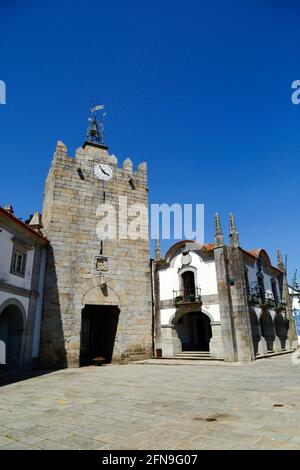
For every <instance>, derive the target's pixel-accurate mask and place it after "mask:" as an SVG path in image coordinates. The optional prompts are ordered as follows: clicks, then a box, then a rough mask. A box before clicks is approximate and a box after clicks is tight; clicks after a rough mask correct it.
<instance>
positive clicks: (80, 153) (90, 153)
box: [53, 140, 147, 178]
mask: <svg viewBox="0 0 300 470" xmlns="http://www.w3.org/2000/svg"><path fill="white" fill-rule="evenodd" d="M59 161H60V162H64V163H72V162H73V163H77V164H80V165H83V166H85V165H86V163H87V162H91V161H93V162H98V161H99V162H103V163H107V164H109V165H112V166H113V167H114V168H115V170H116V169H118V170H119V171H118V173H120V172H124V174H126V175H132V176H141V177H143V178H145V176H147V163H146V162H142V163H139V165H138V168H137V170H136V171H134V167H133V162H132V160H131V159H130V158H128V157H127V158H125V160H124V161H123V164H122V166H118V158H117V157H116V156H115V155H114V154H110V153H109V152H108V149H107V148H106V147H105V146H95V145H90V144H89V143H87V144H86V145H85V146H84V147H79V148H77V149H76V153H75V157H71V156H69V155H68V149H67V146H66V145H65V144H64V143H63V142H62V141H60V140H58V141H57V145H56V150H55V152H54V156H53V163H54V164H55V163H56V162H59Z"/></svg>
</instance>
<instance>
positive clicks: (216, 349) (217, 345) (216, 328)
mask: <svg viewBox="0 0 300 470" xmlns="http://www.w3.org/2000/svg"><path fill="white" fill-rule="evenodd" d="M210 326H211V331H212V337H211V340H210V342H209V353H210V358H211V359H224V348H223V341H222V332H221V322H211V323H210Z"/></svg>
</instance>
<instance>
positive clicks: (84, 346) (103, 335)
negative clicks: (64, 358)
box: [80, 305, 120, 366]
mask: <svg viewBox="0 0 300 470" xmlns="http://www.w3.org/2000/svg"><path fill="white" fill-rule="evenodd" d="M119 314H120V310H119V308H118V307H117V306H111V305H85V307H84V309H83V310H82V314H81V339H80V366H87V365H90V364H92V363H93V359H95V358H96V357H99V356H100V357H103V358H104V359H105V362H106V363H110V362H111V361H112V356H113V351H114V346H115V339H116V334H117V328H118V321H119Z"/></svg>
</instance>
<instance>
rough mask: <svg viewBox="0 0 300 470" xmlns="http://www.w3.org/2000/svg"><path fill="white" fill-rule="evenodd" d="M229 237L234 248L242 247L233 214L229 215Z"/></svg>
mask: <svg viewBox="0 0 300 470" xmlns="http://www.w3.org/2000/svg"><path fill="white" fill-rule="evenodd" d="M229 237H230V244H231V245H232V246H235V247H238V246H239V245H240V237H239V233H238V231H237V228H236V224H235V220H234V215H233V214H232V212H231V213H230V215H229Z"/></svg>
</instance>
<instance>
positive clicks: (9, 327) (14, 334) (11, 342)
mask: <svg viewBox="0 0 300 470" xmlns="http://www.w3.org/2000/svg"><path fill="white" fill-rule="evenodd" d="M23 329H24V325H23V315H22V312H21V310H20V308H19V307H18V306H17V305H14V304H12V305H7V307H5V308H4V309H3V310H2V312H1V313H0V340H2V341H3V342H4V343H5V355H6V367H7V368H9V369H16V368H19V367H21V348H22V335H23Z"/></svg>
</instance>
